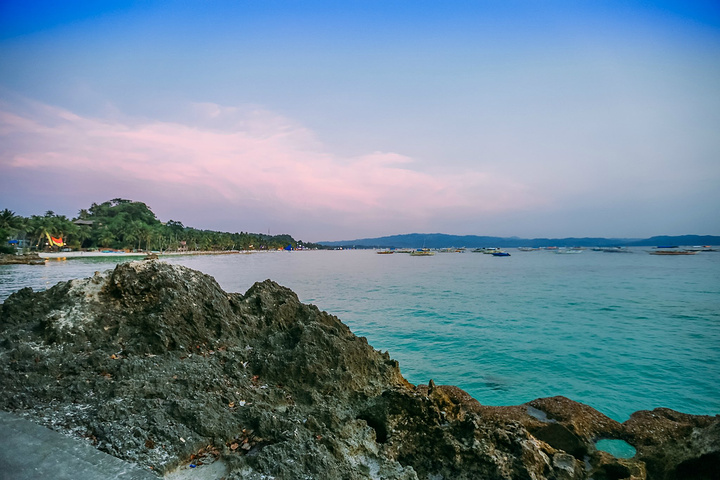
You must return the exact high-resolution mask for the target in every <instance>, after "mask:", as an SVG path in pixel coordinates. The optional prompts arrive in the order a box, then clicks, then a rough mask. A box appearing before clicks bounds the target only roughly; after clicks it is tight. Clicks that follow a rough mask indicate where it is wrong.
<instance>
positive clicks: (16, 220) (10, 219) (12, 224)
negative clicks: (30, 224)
mask: <svg viewBox="0 0 720 480" xmlns="http://www.w3.org/2000/svg"><path fill="white" fill-rule="evenodd" d="M24 223H25V219H24V218H23V217H19V216H17V215H15V212H13V211H10V210H9V209H7V208H6V209H4V210H3V211H2V212H0V228H4V229H5V230H11V231H12V230H19V229H21V228H22V227H23V224H24Z"/></svg>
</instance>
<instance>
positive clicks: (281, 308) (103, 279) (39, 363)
mask: <svg viewBox="0 0 720 480" xmlns="http://www.w3.org/2000/svg"><path fill="white" fill-rule="evenodd" d="M0 338H1V339H2V340H0V369H1V370H0V376H1V377H2V378H3V388H2V390H0V408H2V409H3V410H8V411H14V412H17V413H20V414H23V415H26V416H27V417H28V418H31V419H33V420H34V421H36V422H39V423H41V424H44V425H47V426H50V427H51V428H54V429H57V430H61V431H64V432H67V433H69V434H71V435H73V436H75V437H78V438H82V439H85V440H86V441H88V442H91V443H92V444H94V445H95V446H96V447H97V448H98V449H100V450H102V451H105V452H108V453H110V454H112V455H115V456H117V457H120V458H123V459H126V460H129V461H132V462H135V463H138V464H140V465H144V466H146V467H148V468H152V469H153V471H154V472H157V473H158V474H163V473H164V472H168V471H170V470H172V469H173V468H176V467H178V466H180V465H183V464H187V463H189V462H191V461H192V462H195V463H203V462H205V463H208V462H212V461H217V460H220V461H222V462H223V463H224V465H225V466H226V469H227V475H226V478H228V479H233V478H235V479H240V478H242V479H253V478H257V479H259V478H268V477H275V478H280V479H295V478H344V479H367V478H383V479H415V478H419V479H441V478H444V479H477V478H483V479H525V478H528V479H536V480H542V479H558V480H560V479H567V480H571V479H587V478H593V479H595V480H602V479H621V478H631V479H645V478H647V479H663V480H664V479H675V478H678V479H679V478H683V479H686V478H696V479H710V478H718V474H717V469H716V468H717V465H718V464H720V418H719V417H718V416H715V417H708V416H693V415H685V414H681V413H678V412H674V411H672V410H667V409H657V410H654V411H652V412H645V411H643V412H637V413H635V414H634V415H633V416H632V417H631V418H630V419H629V420H628V421H627V422H625V423H623V424H620V423H618V422H616V421H614V420H612V419H610V418H607V417H605V416H604V415H602V414H601V413H599V412H597V411H595V410H593V409H592V408H590V407H588V406H586V405H582V404H579V403H577V402H573V401H571V400H569V399H567V398H563V397H553V398H544V399H538V400H534V401H532V402H530V403H528V404H526V405H519V406H512V407H490V406H484V405H481V404H480V403H479V402H478V401H477V400H475V399H473V398H472V397H471V396H470V395H468V394H467V393H466V392H464V391H462V390H460V389H459V388H457V387H451V386H443V385H435V384H434V383H433V382H432V381H430V384H429V385H419V386H413V385H411V384H409V383H408V382H407V381H406V380H405V379H404V378H403V377H402V375H401V374H400V370H399V368H398V364H397V362H395V361H394V360H392V359H391V358H390V357H389V355H388V354H387V353H381V352H378V351H376V350H374V349H373V348H372V347H371V346H369V345H368V343H367V341H366V340H365V339H364V338H359V337H357V336H355V335H354V334H353V333H352V332H351V331H350V330H349V329H348V327H347V326H345V325H344V324H343V323H342V322H341V321H340V320H338V319H337V318H336V317H334V316H332V315H329V314H327V313H325V312H321V311H320V310H318V309H317V308H316V307H314V306H312V305H304V304H302V303H300V302H299V300H298V298H297V296H296V295H295V294H294V293H293V292H292V291H290V290H288V289H286V288H284V287H281V286H279V285H277V284H276V283H274V282H271V281H269V280H268V281H265V282H261V283H257V284H255V285H254V286H253V287H252V288H251V289H250V290H248V292H247V293H245V294H244V295H241V294H233V293H226V292H224V291H223V290H222V289H221V288H220V287H219V286H218V284H217V283H216V282H215V280H214V279H213V278H211V277H209V276H207V275H204V274H202V273H200V272H196V271H193V270H190V269H187V268H184V267H180V266H173V265H168V264H165V263H161V262H157V261H144V262H132V263H124V264H120V265H118V266H117V267H116V268H115V269H114V270H112V271H108V272H105V273H96V275H95V276H94V277H92V278H88V279H82V280H73V281H70V282H62V283H59V284H57V285H56V286H54V287H52V288H50V289H49V290H47V291H44V292H33V291H32V290H31V289H23V290H21V291H19V292H17V293H15V294H13V295H12V296H10V297H9V298H8V299H7V300H6V301H5V303H4V304H2V305H1V306H0ZM600 438H614V439H622V440H626V441H627V442H629V443H630V444H632V445H633V446H635V448H636V449H637V454H636V455H635V456H634V457H633V458H631V459H620V458H615V457H613V456H612V455H610V454H608V453H605V452H601V451H598V450H597V449H596V448H595V441H596V440H597V439H600Z"/></svg>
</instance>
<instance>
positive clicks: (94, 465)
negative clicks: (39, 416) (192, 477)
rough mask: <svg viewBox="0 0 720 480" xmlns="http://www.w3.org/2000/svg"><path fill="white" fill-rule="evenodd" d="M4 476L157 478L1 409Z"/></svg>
mask: <svg viewBox="0 0 720 480" xmlns="http://www.w3.org/2000/svg"><path fill="white" fill-rule="evenodd" d="M0 478H2V479H3V480H5V479H7V480H36V479H39V478H52V479H54V480H97V479H101V478H102V479H107V480H158V477H157V476H155V475H153V474H152V473H150V472H149V471H146V470H144V469H142V468H140V467H139V466H137V465H135V464H132V463H128V462H125V461H124V460H120V459H119V458H116V457H113V456H112V455H108V454H107V453H103V452H101V451H99V450H96V449H95V448H93V447H92V446H90V445H88V444H85V443H83V442H81V441H79V440H76V439H74V438H71V437H68V436H65V435H63V434H61V433H57V432H54V431H52V430H50V429H49V428H46V427H43V426H40V425H37V424H35V423H32V422H31V421H29V420H26V419H24V418H22V417H19V416H17V415H15V414H13V413H8V412H2V411H0Z"/></svg>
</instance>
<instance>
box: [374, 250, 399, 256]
mask: <svg viewBox="0 0 720 480" xmlns="http://www.w3.org/2000/svg"><path fill="white" fill-rule="evenodd" d="M375 253H377V254H378V255H392V254H393V253H395V252H394V251H393V250H378V251H377V252H375Z"/></svg>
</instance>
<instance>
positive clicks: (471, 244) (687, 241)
mask: <svg viewBox="0 0 720 480" xmlns="http://www.w3.org/2000/svg"><path fill="white" fill-rule="evenodd" d="M319 243H320V244H321V245H324V246H326V247H356V248H421V247H427V248H447V247H468V248H478V247H499V248H513V247H612V246H627V247H641V246H642V247H645V246H648V247H649V246H658V245H720V236H713V235H680V236H657V237H651V238H646V239H638V238H575V237H570V238H531V239H528V238H518V237H486V236H478V235H446V234H444V233H408V234H404V235H391V236H388V237H378V238H361V239H357V240H341V241H337V242H319Z"/></svg>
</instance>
